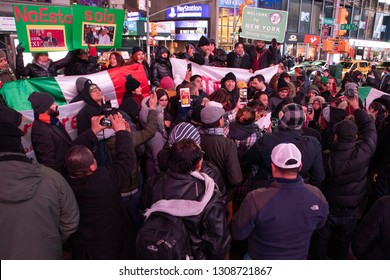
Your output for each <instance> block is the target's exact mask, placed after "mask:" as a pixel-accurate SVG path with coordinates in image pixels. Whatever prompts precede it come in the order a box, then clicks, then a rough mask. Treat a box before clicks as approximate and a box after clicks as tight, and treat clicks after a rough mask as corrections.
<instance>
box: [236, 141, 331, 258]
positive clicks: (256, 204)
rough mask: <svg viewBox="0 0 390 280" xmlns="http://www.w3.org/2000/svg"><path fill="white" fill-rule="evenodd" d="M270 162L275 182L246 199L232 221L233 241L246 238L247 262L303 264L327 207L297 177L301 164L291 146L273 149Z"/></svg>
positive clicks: (316, 192)
mask: <svg viewBox="0 0 390 280" xmlns="http://www.w3.org/2000/svg"><path fill="white" fill-rule="evenodd" d="M271 160H272V177H273V178H274V180H273V181H272V182H271V183H270V184H269V185H268V186H267V188H261V189H257V190H254V191H252V192H250V193H249V194H248V195H247V196H246V198H245V200H244V201H243V203H242V204H241V207H240V209H239V210H238V212H237V213H236V214H235V215H234V217H233V221H232V224H231V228H232V237H233V238H234V239H237V240H243V239H246V238H248V254H247V255H246V257H245V258H246V259H254V260H259V259H262V260H272V259H281V260H287V259H300V260H304V259H306V257H307V254H308V250H309V244H310V237H311V235H312V233H313V231H314V230H315V229H318V228H321V227H322V226H323V225H324V224H325V221H326V217H327V215H328V211H329V210H328V204H327V202H326V199H325V197H324V195H323V194H322V193H321V191H320V190H319V189H318V188H316V187H314V186H311V185H308V184H305V183H304V181H303V179H302V177H300V176H299V175H298V172H299V170H300V169H301V168H302V165H303V164H304V163H303V161H302V156H301V152H300V151H299V149H298V148H297V147H296V146H295V145H294V144H291V143H282V144H279V145H277V146H275V147H274V148H273V149H272V153H271Z"/></svg>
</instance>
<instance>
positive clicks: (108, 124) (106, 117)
mask: <svg viewBox="0 0 390 280" xmlns="http://www.w3.org/2000/svg"><path fill="white" fill-rule="evenodd" d="M117 113H118V109H116V108H105V109H104V110H103V113H102V114H101V115H104V118H102V119H101V120H100V125H101V126H105V127H111V126H112V122H111V120H110V118H109V116H110V115H115V114H117Z"/></svg>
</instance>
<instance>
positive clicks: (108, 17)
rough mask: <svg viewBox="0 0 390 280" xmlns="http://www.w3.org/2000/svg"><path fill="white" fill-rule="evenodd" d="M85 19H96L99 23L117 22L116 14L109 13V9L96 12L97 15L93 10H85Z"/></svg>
mask: <svg viewBox="0 0 390 280" xmlns="http://www.w3.org/2000/svg"><path fill="white" fill-rule="evenodd" d="M84 15H85V20H86V21H95V22H98V23H115V15H114V14H107V10H104V13H102V12H96V13H95V15H93V11H90V10H88V11H85V13H84Z"/></svg>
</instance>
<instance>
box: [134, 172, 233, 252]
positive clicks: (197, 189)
mask: <svg viewBox="0 0 390 280" xmlns="http://www.w3.org/2000/svg"><path fill="white" fill-rule="evenodd" d="M204 193H205V185H204V181H202V180H199V179H196V178H194V177H192V176H191V175H190V174H179V173H175V172H172V171H169V170H168V171H167V172H165V173H161V174H158V175H156V176H154V177H152V178H150V179H148V180H147V181H146V184H145V186H144V190H143V192H142V196H141V209H143V210H145V209H147V208H149V207H150V206H151V205H152V204H153V203H155V202H157V201H159V200H161V199H168V200H169V199H184V200H196V201H199V200H201V198H202V197H203V195H204ZM183 222H184V224H185V225H186V227H187V228H188V231H189V233H190V238H191V250H192V253H193V256H194V258H195V259H197V260H204V259H224V256H225V254H226V253H227V251H228V250H229V243H230V234H229V229H228V225H227V221H226V216H225V201H224V199H223V198H222V195H221V193H220V192H219V190H218V189H215V190H214V194H213V197H212V198H211V200H210V201H209V203H208V204H207V205H206V207H205V209H204V210H203V212H202V213H201V214H199V215H196V216H190V217H184V218H183Z"/></svg>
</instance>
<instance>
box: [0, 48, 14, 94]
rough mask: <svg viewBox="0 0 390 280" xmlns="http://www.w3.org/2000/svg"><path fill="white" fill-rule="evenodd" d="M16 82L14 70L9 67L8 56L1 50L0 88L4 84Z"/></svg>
mask: <svg viewBox="0 0 390 280" xmlns="http://www.w3.org/2000/svg"><path fill="white" fill-rule="evenodd" d="M15 80H16V76H15V73H14V70H13V69H12V68H11V67H10V66H9V64H8V61H7V55H6V54H5V52H4V51H3V50H0V88H1V86H2V84H4V83H7V82H12V81H15Z"/></svg>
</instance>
